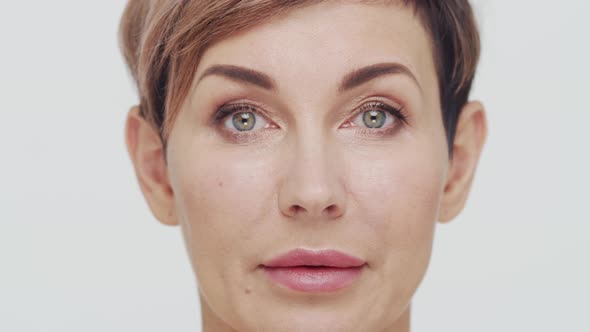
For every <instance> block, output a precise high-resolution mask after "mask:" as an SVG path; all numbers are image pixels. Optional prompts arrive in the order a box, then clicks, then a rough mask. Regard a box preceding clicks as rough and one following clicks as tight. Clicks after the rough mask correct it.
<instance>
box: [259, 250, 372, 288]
mask: <svg viewBox="0 0 590 332" xmlns="http://www.w3.org/2000/svg"><path fill="white" fill-rule="evenodd" d="M366 265H367V263H366V262H365V261H364V260H362V259H360V258H357V257H354V256H350V255H347V254H345V253H342V252H339V251H336V250H320V251H312V250H307V249H295V250H291V251H289V252H287V253H286V254H283V255H280V256H278V257H276V258H273V259H271V260H270V261H268V262H265V263H263V264H261V267H262V268H263V270H264V271H265V274H266V275H267V276H268V277H269V279H270V280H271V281H272V282H274V283H276V284H278V285H280V286H283V287H287V288H289V289H291V290H294V291H298V292H306V293H323V292H334V291H338V290H341V289H343V288H346V287H348V286H351V285H352V284H353V283H354V282H355V281H356V280H357V279H358V278H359V277H360V276H361V274H362V271H363V269H364V267H365V266H366Z"/></svg>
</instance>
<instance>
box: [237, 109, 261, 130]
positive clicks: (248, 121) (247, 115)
mask: <svg viewBox="0 0 590 332" xmlns="http://www.w3.org/2000/svg"><path fill="white" fill-rule="evenodd" d="M232 122H233V124H234V126H235V127H236V129H237V130H239V131H246V130H251V129H252V128H254V125H255V124H256V118H255V117H254V113H252V112H238V113H236V114H234V115H233V117H232Z"/></svg>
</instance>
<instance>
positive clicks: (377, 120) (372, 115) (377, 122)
mask: <svg viewBox="0 0 590 332" xmlns="http://www.w3.org/2000/svg"><path fill="white" fill-rule="evenodd" d="M363 122H364V123H365V124H366V125H367V126H368V127H370V128H381V127H382V126H383V124H384V123H385V114H384V113H383V111H368V112H365V114H364V115H363Z"/></svg>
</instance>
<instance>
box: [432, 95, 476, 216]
mask: <svg viewBox="0 0 590 332" xmlns="http://www.w3.org/2000/svg"><path fill="white" fill-rule="evenodd" d="M486 137H487V120H486V116H485V110H484V107H483V105H482V104H481V103H480V102H477V101H473V102H469V103H467V104H465V106H464V107H463V109H462V110H461V115H460V118H459V121H458V123H457V129H456V133H455V140H454V143H453V159H452V160H451V167H450V169H449V173H448V176H447V181H446V184H445V188H444V192H443V197H442V201H441V208H440V211H439V221H440V222H448V221H451V220H452V219H454V218H455V217H456V216H457V215H458V214H459V213H460V212H461V211H462V210H463V207H464V206H465V202H466V201H467V197H468V196H469V191H470V189H471V183H472V182H473V177H474V175H475V171H476V168H477V164H478V161H479V158H480V155H481V152H482V149H483V146H484V143H485V140H486Z"/></svg>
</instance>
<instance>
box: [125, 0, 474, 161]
mask: <svg viewBox="0 0 590 332" xmlns="http://www.w3.org/2000/svg"><path fill="white" fill-rule="evenodd" d="M317 2H320V1H318V0H315V1H314V0H214V1H213V0H211V1H209V0H129V2H128V4H127V7H126V9H125V12H124V13H123V17H122V19H121V24H120V27H119V43H120V47H121V49H122V52H123V56H124V57H125V61H126V62H127V66H128V67H129V70H130V72H131V75H132V77H133V79H134V81H135V84H136V86H137V89H138V93H139V97H140V104H139V108H140V114H141V116H142V117H143V118H145V119H146V120H147V121H148V122H149V123H150V124H151V125H152V126H153V127H154V129H156V130H157V131H158V133H159V135H160V138H161V140H162V143H163V145H164V147H166V141H167V138H168V135H169V133H170V130H171V127H172V124H173V123H174V120H175V118H176V115H177V114H178V111H179V109H180V108H181V107H182V103H183V101H184V99H185V98H186V97H187V95H188V94H189V91H190V89H191V85H192V82H193V77H194V75H195V73H196V69H197V65H198V64H199V61H200V59H201V57H202V55H203V53H204V51H205V50H206V49H207V48H208V47H209V46H211V45H212V44H213V43H215V42H216V41H219V40H221V39H223V38H224V37H228V36H229V35H230V34H232V33H235V32H237V31H240V30H243V29H246V28H251V27H254V26H255V25H257V24H260V23H261V22H264V21H267V20H269V19H270V18H273V17H277V16H279V15H281V14H284V13H286V12H288V11H289V10H292V9H294V8H297V7H303V6H306V5H310V4H313V3H317ZM358 2H363V3H393V4H399V5H402V6H410V7H411V8H412V9H413V10H414V14H415V15H416V17H418V18H419V20H420V22H421V23H422V25H423V26H424V28H425V30H426V32H427V33H428V34H429V37H430V41H431V43H432V50H433V55H432V56H433V59H434V63H435V66H436V73H437V76H438V86H439V95H440V105H441V112H442V117H443V123H444V127H445V132H446V138H447V143H448V147H449V155H450V156H451V158H452V152H453V150H452V147H453V141H454V137H455V129H456V126H457V121H458V119H459V114H460V111H461V108H462V107H463V105H464V104H465V103H466V102H467V98H468V97H469V91H470V90H471V84H472V81H473V77H474V75H475V70H476V67H477V62H478V60H479V54H480V41H479V33H478V30H477V25H476V22H475V18H474V15H473V10H472V8H471V6H470V4H469V2H468V0H381V1H378V0H358Z"/></svg>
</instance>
